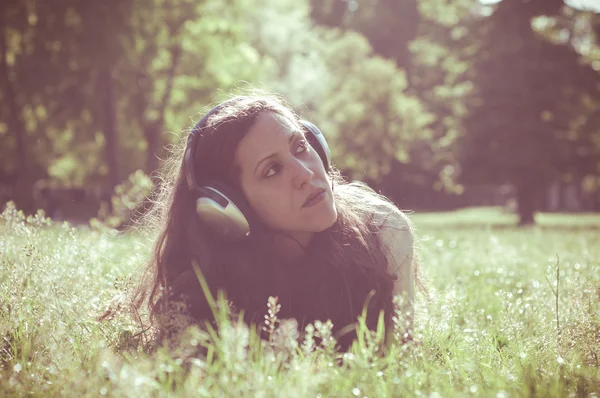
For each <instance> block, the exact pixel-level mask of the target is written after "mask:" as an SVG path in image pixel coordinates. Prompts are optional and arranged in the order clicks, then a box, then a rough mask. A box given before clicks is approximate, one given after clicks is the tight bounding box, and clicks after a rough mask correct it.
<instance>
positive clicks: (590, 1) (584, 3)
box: [479, 0, 600, 12]
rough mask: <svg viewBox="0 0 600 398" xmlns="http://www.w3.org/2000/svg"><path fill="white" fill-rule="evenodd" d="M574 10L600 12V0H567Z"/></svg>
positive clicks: (492, 0)
mask: <svg viewBox="0 0 600 398" xmlns="http://www.w3.org/2000/svg"><path fill="white" fill-rule="evenodd" d="M479 1H480V2H481V3H483V4H494V3H498V2H499V1H501V0H479ZM565 2H566V3H567V4H568V5H570V6H571V7H573V8H579V9H591V10H594V11H597V12H600V0H565Z"/></svg>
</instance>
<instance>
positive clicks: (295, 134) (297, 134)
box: [254, 130, 304, 174]
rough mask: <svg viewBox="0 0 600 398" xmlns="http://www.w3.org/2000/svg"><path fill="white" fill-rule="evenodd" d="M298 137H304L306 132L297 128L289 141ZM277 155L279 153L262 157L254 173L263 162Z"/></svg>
mask: <svg viewBox="0 0 600 398" xmlns="http://www.w3.org/2000/svg"><path fill="white" fill-rule="evenodd" d="M297 137H304V134H303V133H301V132H300V131H299V130H295V131H293V132H292V134H291V135H290V136H289V138H288V143H289V144H291V143H292V141H294V140H295V139H296V138H297ZM275 155H277V153H272V154H270V155H268V156H265V157H264V158H262V159H261V160H260V161H259V162H258V163H257V164H256V167H254V174H256V170H258V167H259V166H260V165H261V164H262V162H264V161H265V160H268V159H271V158H272V157H274V156H275Z"/></svg>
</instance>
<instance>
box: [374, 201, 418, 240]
mask: <svg viewBox="0 0 600 398" xmlns="http://www.w3.org/2000/svg"><path fill="white" fill-rule="evenodd" d="M373 223H374V224H375V226H377V227H378V228H379V229H382V230H384V229H392V230H399V231H409V232H411V233H412V230H413V228H412V222H411V220H410V218H409V217H408V215H407V213H406V212H404V211H402V210H400V209H399V208H398V207H397V206H396V205H395V204H393V203H392V202H390V201H388V200H385V199H378V200H377V202H376V203H374V206H373Z"/></svg>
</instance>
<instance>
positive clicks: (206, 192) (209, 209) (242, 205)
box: [183, 98, 331, 241]
mask: <svg viewBox="0 0 600 398" xmlns="http://www.w3.org/2000/svg"><path fill="white" fill-rule="evenodd" d="M235 100H236V98H234V99H230V100H228V101H225V102H223V103H221V104H219V105H217V106H215V107H214V108H213V109H211V110H210V111H209V112H208V113H207V114H206V115H204V117H202V119H200V121H199V122H198V123H196V125H195V126H194V128H193V129H192V130H191V131H190V134H189V135H188V139H187V145H186V148H185V153H184V157H183V169H184V170H183V171H184V173H185V179H186V183H187V186H188V190H189V192H190V193H191V194H192V195H194V199H195V207H196V214H197V215H198V217H199V218H200V220H201V221H202V222H203V223H204V224H205V225H207V226H208V227H209V228H210V229H211V230H212V231H213V232H214V233H215V235H216V236H218V237H220V238H222V239H225V240H230V241H236V240H240V239H244V238H246V237H249V236H251V235H252V233H256V232H257V231H259V230H260V229H261V224H260V223H259V222H258V220H257V218H256V215H255V214H254V212H253V211H252V209H251V207H250V205H249V204H248V202H247V201H246V199H245V198H244V196H243V194H241V193H240V192H238V190H236V189H233V187H230V186H228V185H227V184H225V183H224V182H222V181H209V182H207V183H206V184H205V185H200V184H198V182H197V181H196V176H195V173H194V153H195V148H196V146H197V144H198V140H199V139H200V138H201V137H202V135H203V130H204V129H205V128H206V127H207V126H206V123H207V122H208V119H209V118H210V117H211V116H213V115H215V114H217V113H218V112H219V111H220V110H221V109H223V108H224V107H225V106H226V105H228V104H229V103H231V102H233V101H235ZM300 124H301V125H302V127H303V128H304V130H305V133H306V138H307V140H308V143H309V144H310V145H311V147H312V148H314V149H315V150H316V151H317V153H318V155H319V157H320V158H321V161H322V162H323V165H324V166H325V171H329V169H330V167H331V151H330V149H329V145H328V144H327V141H326V140H325V137H324V136H323V133H322V132H321V130H319V128H318V127H317V126H315V125H314V124H313V123H311V122H309V121H306V120H300Z"/></svg>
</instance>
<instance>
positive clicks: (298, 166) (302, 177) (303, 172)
mask: <svg viewBox="0 0 600 398" xmlns="http://www.w3.org/2000/svg"><path fill="white" fill-rule="evenodd" d="M308 166H309V165H308V164H306V163H304V162H302V161H300V160H299V159H295V161H294V176H293V178H294V186H295V187H296V188H302V186H303V185H304V184H306V183H307V182H311V181H312V179H313V177H314V175H315V173H314V172H313V171H312V170H311V169H310V168H309V167H308Z"/></svg>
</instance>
